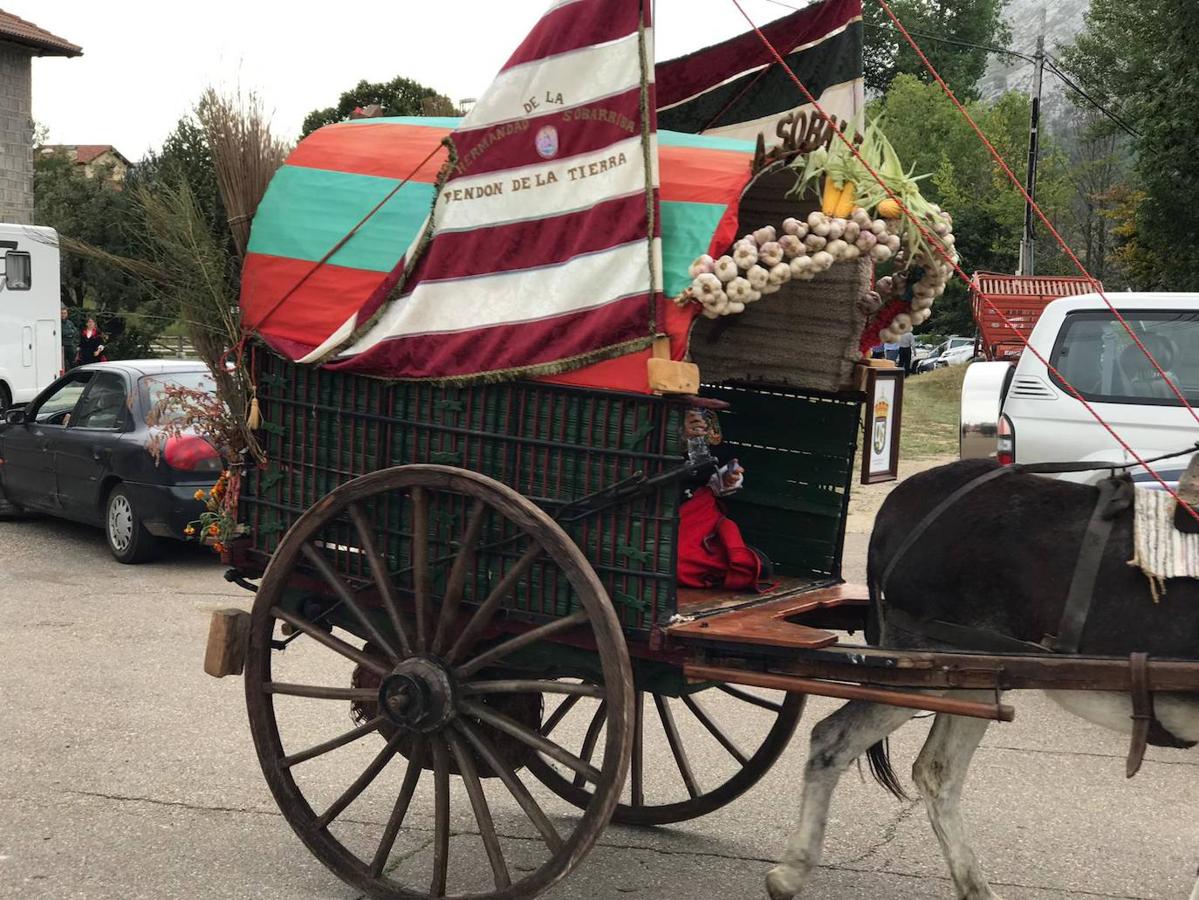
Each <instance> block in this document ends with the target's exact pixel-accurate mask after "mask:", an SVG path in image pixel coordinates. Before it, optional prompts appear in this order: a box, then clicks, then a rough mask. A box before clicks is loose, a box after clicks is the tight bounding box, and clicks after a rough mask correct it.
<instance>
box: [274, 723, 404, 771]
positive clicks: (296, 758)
mask: <svg viewBox="0 0 1199 900" xmlns="http://www.w3.org/2000/svg"><path fill="white" fill-rule="evenodd" d="M382 724H383V717H382V716H375V718H373V719H371V720H370V721H369V722H363V723H362V724H361V725H359V726H358V727H357V728H351V729H350V730H349V731H347V732H346V733H345V734H340V735H338V736H337V737H335V738H333V739H332V740H328V741H325V742H324V743H323V744H317V745H316V746H315V747H310V748H309V749H307V750H303V751H301V752H300V753H293V754H292V755H291V756H286V757H284V758H283V763H282V764H283V766H284V768H291V767H292V766H296V765H299V764H300V763H302V762H307V761H308V760H310V759H315V758H316V757H318V756H323V755H324V754H326V753H329V752H330V751H332V750H336V749H337V748H338V747H344V746H345V745H346V744H351V743H353V742H354V741H356V740H358V739H359V738H362V737H366V736H367V735H368V734H373V733H374V732H376V731H378V730H379V726H380V725H382Z"/></svg>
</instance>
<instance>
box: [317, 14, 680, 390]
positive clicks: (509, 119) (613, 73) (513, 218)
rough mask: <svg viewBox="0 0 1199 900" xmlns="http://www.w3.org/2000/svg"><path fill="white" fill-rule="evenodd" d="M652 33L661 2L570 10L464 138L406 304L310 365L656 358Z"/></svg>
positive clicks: (447, 369)
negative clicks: (643, 353)
mask: <svg viewBox="0 0 1199 900" xmlns="http://www.w3.org/2000/svg"><path fill="white" fill-rule="evenodd" d="M649 18H650V12H649V3H648V0H646V2H644V3H639V2H637V0H560V2H557V3H555V4H554V5H553V6H552V7H551V9H550V10H549V11H548V12H547V13H546V14H545V15H544V16H543V17H542V19H541V20H540V22H538V24H537V25H536V27H534V29H533V30H532V32H530V34H529V35H528V37H527V38H525V40H524V42H523V43H522V44H521V45H520V46H519V47H518V48H517V49H516V52H515V53H513V55H512V57H511V58H510V59H509V60H508V62H507V63H506V64H505V66H504V67H503V69H502V70H501V71H500V73H499V74H498V75H497V76H496V79H495V81H494V82H493V83H492V85H491V87H490V88H489V89H488V90H487V92H486V93H485V94H484V95H483V96H482V97H481V98H480V99H479V101H478V102H477V103H476V104H475V106H474V108H473V109H471V111H470V113H469V114H468V115H467V116H466V117H465V118H464V119H463V120H462V123H461V126H460V127H459V128H458V129H457V130H455V131H454V133H453V134H452V135H451V137H450V140H451V141H452V142H453V148H454V154H455V158H456V160H457V166H456V168H455V169H454V171H453V172H452V173H451V175H450V176H449V177H448V178H447V179H446V180H445V182H444V184H443V185H442V186H441V188H440V190H439V191H438V193H437V196H436V199H435V200H434V205H433V210H432V213H431V222H429V223H427V225H428V226H429V227H430V228H431V230H430V231H428V234H430V235H431V237H430V238H429V239H428V242H427V244H425V245H424V246H423V249H421V244H420V242H421V240H422V238H420V237H418V239H417V242H418V243H417V244H415V245H414V246H413V247H412V248H410V249H409V252H408V253H407V254H405V257H406V259H413V258H415V263H414V264H412V265H411V267H410V268H409V269H408V270H407V271H406V272H405V273H404V277H403V279H402V280H401V281H400V287H399V289H398V291H393V292H392V295H391V296H390V297H389V298H388V301H387V302H386V304H384V305H383V306H382V308H381V309H380V311H379V313H378V314H377V316H376V317H375V320H374V321H373V323H371V324H370V327H369V328H367V329H365V331H360V328H361V326H362V325H363V324H364V323H361V322H359V321H358V319H357V316H355V317H352V318H351V319H350V320H348V321H347V322H346V323H345V324H344V325H343V326H342V327H341V328H340V329H338V331H337V332H336V333H335V334H333V335H332V336H331V337H330V338H329V339H328V340H327V341H325V342H324V343H323V344H322V345H321V346H320V347H317V348H316V350H314V351H313V352H312V353H311V354H310V355H309V356H308V357H306V358H305V360H303V361H317V360H321V359H325V358H326V357H328V356H329V354H330V353H334V352H335V353H336V355H335V356H334V357H333V358H332V359H326V365H328V367H329V368H335V369H349V370H353V371H358V372H364V373H368V374H376V375H382V376H385V377H394V378H430V379H469V378H472V377H484V378H485V377H489V376H490V377H515V376H518V375H526V374H538V373H546V372H554V371H562V370H565V369H568V368H574V367H577V366H579V365H582V364H585V363H586V362H588V361H591V360H595V359H601V358H605V357H610V356H613V355H616V354H617V353H621V352H627V351H629V350H632V349H635V348H637V347H640V346H645V345H647V344H648V343H649V342H650V339H651V337H652V331H653V323H654V318H655V313H656V311H657V307H658V304H659V303H660V302H661V274H660V273H661V264H660V261H659V259H658V257H659V256H660V247H659V241H658V240H657V238H658V235H659V234H660V228H659V214H658V173H657V159H658V148H657V136H656V122H655V114H654V107H655V99H654V91H653V71H654V70H653V32H652V29H651V27H650V21H649ZM421 231H422V234H425V233H426V229H422V230H421ZM395 274H396V275H397V276H398V275H399V273H398V272H397V273H395ZM347 342H348V346H347ZM339 348H340V349H339Z"/></svg>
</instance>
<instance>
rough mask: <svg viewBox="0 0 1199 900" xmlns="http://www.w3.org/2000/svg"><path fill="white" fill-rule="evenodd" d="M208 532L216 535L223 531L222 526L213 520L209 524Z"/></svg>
mask: <svg viewBox="0 0 1199 900" xmlns="http://www.w3.org/2000/svg"><path fill="white" fill-rule="evenodd" d="M208 533H209V534H211V535H212V536H213V537H216V536H217V535H218V534H220V533H221V526H220V525H218V524H216V522H213V523H212V524H211V525H209V526H208Z"/></svg>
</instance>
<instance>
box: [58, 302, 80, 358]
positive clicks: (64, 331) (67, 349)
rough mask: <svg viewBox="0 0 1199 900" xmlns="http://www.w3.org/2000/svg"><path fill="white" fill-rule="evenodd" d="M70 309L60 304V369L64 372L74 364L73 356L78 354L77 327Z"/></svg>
mask: <svg viewBox="0 0 1199 900" xmlns="http://www.w3.org/2000/svg"><path fill="white" fill-rule="evenodd" d="M70 312H71V311H70V310H69V309H67V305H66V304H65V303H64V304H62V313H61V315H62V324H61V325H59V332H60V334H61V335H62V370H63V371H64V372H65V371H66V370H67V369H69V368H71V366H73V365H75V357H76V356H78V355H79V327H78V326H77V325H76V324H75V323H74V322H72V321H71V316H70Z"/></svg>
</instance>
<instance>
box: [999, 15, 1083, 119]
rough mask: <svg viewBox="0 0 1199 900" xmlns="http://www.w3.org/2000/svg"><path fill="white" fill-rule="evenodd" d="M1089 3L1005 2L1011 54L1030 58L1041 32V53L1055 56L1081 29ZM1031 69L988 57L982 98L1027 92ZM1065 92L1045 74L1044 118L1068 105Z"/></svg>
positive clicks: (1014, 61) (1018, 62)
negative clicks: (1044, 52)
mask: <svg viewBox="0 0 1199 900" xmlns="http://www.w3.org/2000/svg"><path fill="white" fill-rule="evenodd" d="M1089 7H1090V0H1008V3H1007V7H1006V9H1005V11H1004V18H1005V19H1006V20H1007V24H1008V27H1009V28H1010V29H1011V30H1012V40H1011V42H1010V43H1009V44H1008V46H1010V47H1011V48H1012V49H1013V50H1016V51H1018V52H1020V53H1027V54H1029V55H1032V54H1033V53H1035V52H1036V48H1037V35H1038V34H1039V33H1041V31H1042V29H1044V33H1045V49H1046V50H1047V51H1048V52H1049V53H1050V54H1056V52H1057V49H1058V48H1059V47H1060V46H1061V45H1063V44H1069V43H1070V42H1072V41H1073V40H1074V36H1075V35H1076V34H1078V32H1079V31H1080V30H1081V29H1082V27H1083V16H1084V15H1085V13H1086V11H1087V9H1088V8H1089ZM1032 73H1033V66H1032V64H1031V63H1028V62H1025V61H1024V60H1022V59H1016V58H1012V57H1007V58H1005V57H1001V56H998V55H992V57H991V61H990V65H989V66H988V67H987V72H986V74H985V75H984V76H983V80H982V83H981V84H980V86H979V87H980V91H981V93H982V95H983V96H984V97H986V98H991V97H995V96H998V95H999V94H1002V93H1003V92H1004V91H1008V90H1019V91H1027V90H1029V88H1030V86H1031V84H1032ZM1065 94H1066V89H1065V88H1064V87H1063V85H1062V83H1061V81H1060V80H1058V78H1056V77H1055V76H1054V75H1053V74H1052V73H1051V72H1049V71H1046V73H1045V82H1044V96H1045V98H1046V99H1045V107H1046V114H1047V115H1052V114H1053V113H1054V112H1055V111H1056V110H1058V109H1061V108H1062V106H1063V103H1066V102H1068V101H1067V100H1066V97H1065Z"/></svg>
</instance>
